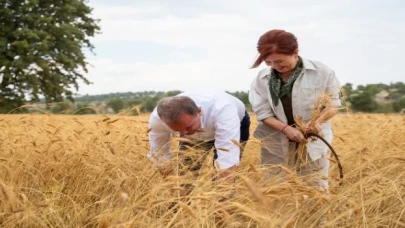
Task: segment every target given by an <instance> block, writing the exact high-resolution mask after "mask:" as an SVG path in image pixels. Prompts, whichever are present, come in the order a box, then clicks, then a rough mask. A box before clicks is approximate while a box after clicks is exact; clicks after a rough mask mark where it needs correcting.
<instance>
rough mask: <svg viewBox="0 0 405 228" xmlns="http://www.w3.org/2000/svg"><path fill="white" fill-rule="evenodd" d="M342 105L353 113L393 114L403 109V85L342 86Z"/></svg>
mask: <svg viewBox="0 0 405 228" xmlns="http://www.w3.org/2000/svg"><path fill="white" fill-rule="evenodd" d="M342 93H343V95H344V96H343V97H344V104H345V106H346V107H348V108H349V109H350V110H352V111H355V112H369V113H393V112H401V111H403V110H404V109H405V84H404V83H403V82H397V83H391V84H389V85H386V84H382V83H380V84H368V85H364V86H363V85H359V86H357V87H356V88H353V85H352V84H350V83H346V84H345V85H344V86H342Z"/></svg>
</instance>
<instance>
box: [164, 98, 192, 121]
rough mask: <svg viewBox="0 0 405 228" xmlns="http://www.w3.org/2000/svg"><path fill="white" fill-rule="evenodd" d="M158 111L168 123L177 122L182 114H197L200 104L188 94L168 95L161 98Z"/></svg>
mask: <svg viewBox="0 0 405 228" xmlns="http://www.w3.org/2000/svg"><path fill="white" fill-rule="evenodd" d="M157 113H158V115H159V117H160V119H162V120H164V122H165V123H166V124H168V125H171V124H175V123H177V122H178V120H179V116H180V115H181V114H183V113H184V114H189V115H192V116H196V115H197V113H198V106H197V105H196V103H195V102H194V101H193V100H192V99H191V98H190V97H187V96H173V97H166V98H163V99H162V100H160V101H159V102H158V104H157Z"/></svg>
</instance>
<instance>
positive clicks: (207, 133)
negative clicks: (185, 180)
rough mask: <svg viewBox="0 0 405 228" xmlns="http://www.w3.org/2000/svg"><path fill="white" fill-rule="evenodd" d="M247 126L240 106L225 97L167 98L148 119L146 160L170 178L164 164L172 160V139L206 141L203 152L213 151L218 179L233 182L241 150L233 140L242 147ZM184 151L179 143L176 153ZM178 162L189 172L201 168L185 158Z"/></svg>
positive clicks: (205, 94) (215, 94)
mask: <svg viewBox="0 0 405 228" xmlns="http://www.w3.org/2000/svg"><path fill="white" fill-rule="evenodd" d="M249 126H250V117H249V115H248V113H247V112H246V109H245V106H244V104H243V103H242V102H241V101H240V100H239V99H237V98H236V97H234V96H232V95H230V94H228V93H225V92H211V91H190V92H184V93H181V94H179V95H177V96H173V97H167V98H164V99H162V100H160V101H159V102H158V104H157V107H156V108H155V110H154V111H153V112H152V114H151V116H150V118H149V129H150V131H149V141H150V151H149V153H148V157H149V158H150V159H151V160H152V161H153V162H155V164H156V165H158V167H159V171H160V172H161V173H162V175H163V176H164V177H166V176H168V175H171V174H173V173H174V170H173V168H172V167H171V166H170V165H167V163H166V164H165V162H167V161H169V160H170V159H171V158H172V154H171V151H170V147H171V141H172V135H173V134H175V133H176V132H177V133H179V134H180V137H184V138H187V139H191V140H204V141H206V143H205V144H204V149H205V150H206V151H207V150H208V151H209V150H210V149H211V148H212V147H214V166H215V168H216V170H217V171H219V173H218V178H225V179H224V180H226V181H227V182H233V181H234V175H233V174H234V173H235V171H236V168H237V166H238V165H239V162H240V157H241V149H242V148H240V145H237V144H236V143H235V140H236V142H240V143H242V144H244V142H246V141H247V140H248V139H249ZM184 149H185V143H180V150H184ZM179 157H181V154H180V155H179ZM204 158H205V157H204ZM181 160H183V161H182V163H183V165H188V166H189V167H188V168H189V169H188V170H190V171H193V172H195V171H198V170H199V168H200V166H201V165H200V164H198V162H196V161H193V159H190V157H187V156H186V157H181ZM180 175H183V173H180Z"/></svg>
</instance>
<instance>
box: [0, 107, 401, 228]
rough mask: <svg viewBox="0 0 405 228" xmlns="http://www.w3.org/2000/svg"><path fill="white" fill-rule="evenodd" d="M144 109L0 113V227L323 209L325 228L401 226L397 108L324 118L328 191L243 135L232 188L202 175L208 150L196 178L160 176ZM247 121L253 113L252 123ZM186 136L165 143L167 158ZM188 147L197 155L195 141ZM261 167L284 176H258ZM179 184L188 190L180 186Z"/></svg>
mask: <svg viewBox="0 0 405 228" xmlns="http://www.w3.org/2000/svg"><path fill="white" fill-rule="evenodd" d="M331 113H332V112H330V113H329V114H328V115H330V114H331ZM328 115H326V114H325V116H322V115H318V116H317V118H318V120H319V119H322V120H325V119H328V118H329V117H328ZM148 117H149V116H148V115H144V114H142V115H140V116H136V117H126V116H106V115H95V116H62V115H40V114H31V115H1V116H0V210H1V211H0V226H1V227H316V226H317V224H318V223H319V220H320V218H322V217H325V216H327V218H328V219H327V225H328V226H331V227H403V226H404V224H405V165H404V161H405V154H404V148H405V127H404V126H405V116H401V115H375V114H338V115H336V116H335V117H334V119H333V125H334V132H335V138H334V140H333V147H334V148H335V150H336V151H337V153H338V154H339V156H340V157H339V159H340V160H341V162H342V165H343V168H344V172H345V179H344V180H343V185H342V186H340V185H339V172H338V168H337V165H336V164H335V163H333V162H332V163H331V169H330V175H329V181H330V186H331V187H330V192H329V193H326V192H321V191H318V190H317V189H314V188H312V187H310V186H308V185H307V184H306V183H307V182H308V180H307V178H309V177H305V176H304V177H302V176H299V175H296V174H295V173H294V171H293V170H290V169H288V168H286V167H285V166H283V165H280V166H277V167H266V166H261V165H259V164H258V161H259V156H260V148H259V147H260V142H259V141H257V140H256V139H254V138H252V139H251V140H249V141H248V143H247V144H246V145H245V146H244V147H245V150H244V154H243V158H242V162H241V165H240V166H239V168H238V171H237V176H238V178H237V182H236V183H235V186H231V187H229V188H233V189H235V194H234V195H233V196H232V197H231V196H229V195H227V194H228V193H227V189H226V187H218V186H221V185H215V182H213V181H212V178H213V177H214V176H215V175H214V174H215V173H214V168H213V167H212V162H213V161H212V156H208V157H207V159H206V161H205V163H204V164H203V165H202V168H201V170H200V173H199V174H200V175H199V177H198V178H197V179H195V175H194V174H193V173H187V174H186V175H184V176H177V175H175V176H171V177H168V178H166V179H163V178H162V177H161V176H160V175H159V173H158V172H156V169H155V166H154V165H153V164H152V163H151V162H150V161H149V160H148V159H147V157H146V153H147V152H148V150H149V142H148V135H147V134H145V133H146V132H148V130H149V129H148V124H147V120H148ZM315 120H316V119H314V123H315ZM256 124H257V123H256V122H255V118H254V117H253V118H252V126H251V130H252V131H253V130H254V128H255V126H256ZM184 140H185V139H178V138H176V140H175V141H174V143H173V146H172V150H173V151H174V155H175V156H174V157H175V159H174V161H173V162H176V161H177V158H176V156H177V154H178V143H179V141H184ZM230 140H231V141H233V142H234V143H235V144H236V145H239V146H242V145H240V144H239V143H238V142H236V141H235V140H232V139H230ZM190 142H193V141H190V140H188V141H187V143H190ZM223 149H224V151H226V148H223ZM187 153H194V154H196V157H197V158H203V156H202V154H199V153H202V152H201V151H200V150H199V149H195V148H192V147H189V150H188V151H187ZM211 153H212V152H211ZM211 155H212V154H211ZM331 160H332V159H331ZM332 161H334V160H332ZM173 167H177V166H176V165H175V164H173ZM267 169H278V170H282V172H281V174H280V175H281V176H282V177H280V176H274V177H271V178H266V177H265V175H263V174H262V173H264V172H266V170H267ZM178 171H184V170H178ZM176 173H177V172H176ZM184 186H192V187H193V191H191V193H190V194H188V195H186V196H180V195H179V194H178V193H179V192H180V191H182V190H184ZM224 188H225V189H224ZM218 199H222V200H218Z"/></svg>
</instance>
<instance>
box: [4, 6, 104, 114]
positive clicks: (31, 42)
mask: <svg viewBox="0 0 405 228" xmlns="http://www.w3.org/2000/svg"><path fill="white" fill-rule="evenodd" d="M91 12H92V9H91V8H90V7H89V6H87V5H86V1H85V0H67V1H50V0H1V1H0V102H1V103H0V104H1V105H0V107H2V109H1V110H0V112H7V110H9V109H11V108H13V107H17V106H20V105H22V104H23V103H24V102H27V101H28V102H30V101H31V102H34V101H38V100H39V98H40V96H43V97H44V99H45V101H46V102H47V103H50V102H59V101H62V100H63V99H64V97H66V98H68V99H70V100H73V89H76V90H77V89H78V82H79V81H83V82H84V83H86V84H89V83H90V82H89V81H88V80H87V79H86V78H85V77H84V76H83V73H84V72H87V67H86V58H85V55H84V53H83V51H84V49H88V50H90V51H92V50H93V48H94V47H93V45H92V44H91V43H90V40H89V37H92V36H94V35H95V34H96V33H97V32H98V31H99V29H100V28H99V26H98V25H97V23H98V20H95V19H93V18H92V17H91Z"/></svg>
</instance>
